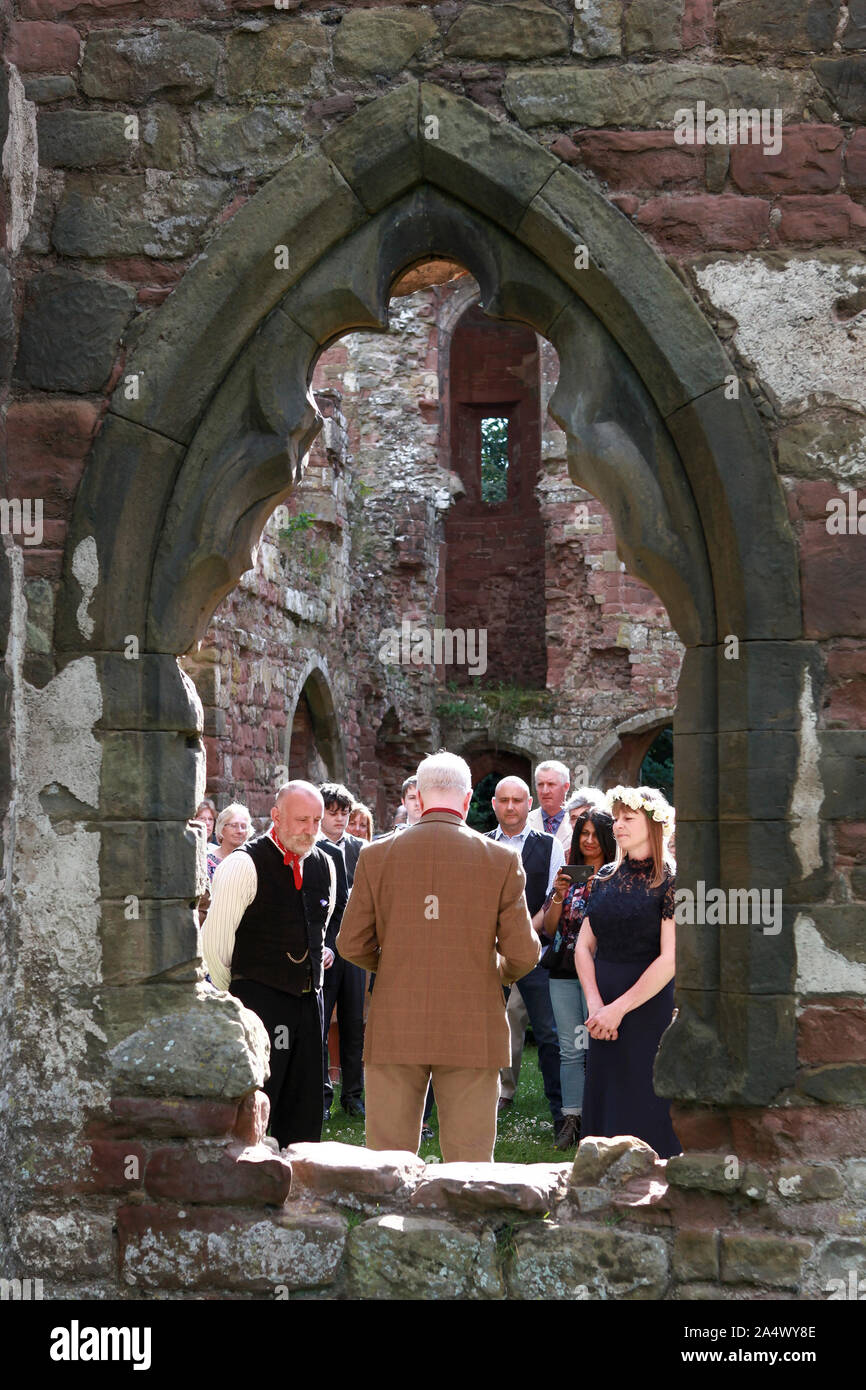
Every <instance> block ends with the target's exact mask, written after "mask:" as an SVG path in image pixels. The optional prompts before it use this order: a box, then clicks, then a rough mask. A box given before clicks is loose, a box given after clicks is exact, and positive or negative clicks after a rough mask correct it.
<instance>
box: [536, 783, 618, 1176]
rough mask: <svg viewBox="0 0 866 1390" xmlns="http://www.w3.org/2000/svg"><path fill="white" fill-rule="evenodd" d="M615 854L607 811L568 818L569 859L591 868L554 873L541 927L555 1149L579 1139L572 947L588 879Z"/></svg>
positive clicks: (580, 1007) (580, 1023) (582, 1057)
mask: <svg viewBox="0 0 866 1390" xmlns="http://www.w3.org/2000/svg"><path fill="white" fill-rule="evenodd" d="M615 854H616V842H615V841H614V838H613V817H612V816H610V815H608V813H607V811H603V810H601V809H599V808H596V807H589V809H587V810H586V811H584V812H583V813H582V814H581V815H579V816H578V818H577V820H576V821H575V824H574V832H573V834H572V838H571V849H570V851H569V856H568V862H569V864H584V865H587V866H588V867H590V868H591V869H592V874H591V875H590V877H589V879H588V881H587V882H586V883H573V882H572V880H571V879H570V878H569V876H568V875H567V874H564V873H559V874H557V876H556V878H555V879H554V883H553V894H552V896H551V897H550V898H549V899H548V901H547V907H546V911H545V914H544V921H543V923H542V927H543V930H544V932H545V933H546V934H547V935H548V936H553V938H554V941H553V946H552V947H551V949H550V951H549V952H548V954H547V956H545V959H544V964H545V965H546V966H547V968H548V969H549V970H550V1002H551V1004H552V1006H553V1015H554V1018H555V1019H556V1030H557V1032H558V1034H559V1078H560V1086H561V1088H562V1114H563V1117H564V1119H565V1124H564V1125H563V1127H562V1130H561V1131H560V1134H559V1137H558V1138H557V1141H556V1147H557V1148H558V1149H571V1148H574V1146H575V1145H576V1144H577V1143H578V1141H579V1140H580V1124H581V1118H580V1117H581V1109H582V1107H583V1085H584V1075H585V1069H586V1047H587V1042H588V1035H587V1031H586V1026H585V1025H586V999H585V997H584V993H583V989H582V987H581V983H580V980H579V979H578V978H577V970H576V969H575V965H574V947H575V943H576V941H577V934H578V932H579V931H580V925H581V923H582V921H583V918H584V914H585V912H586V904H587V899H588V897H589V892H590V886H591V884H592V880H593V878H594V876H595V874H596V873H597V871H598V870H599V869H600V868H601V866H602V864H607V863H609V862H610V861H611V860H612V859H613V858H614V855H615Z"/></svg>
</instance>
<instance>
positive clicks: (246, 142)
mask: <svg viewBox="0 0 866 1390" xmlns="http://www.w3.org/2000/svg"><path fill="white" fill-rule="evenodd" d="M192 126H193V130H194V131H195V147H196V160H197V162H198V164H199V165H200V166H201V168H202V169H205V170H206V171H207V172H208V173H209V174H235V173H239V172H240V171H243V172H244V173H246V174H249V175H251V176H253V177H261V175H263V174H271V173H273V172H274V170H275V169H278V168H279V167H280V165H281V164H284V163H285V161H286V160H287V159H288V157H289V155H290V154H291V152H292V150H294V149H295V147H296V145H297V144H298V141H299V140H300V138H301V127H300V124H299V122H298V120H297V117H295V116H294V115H292V114H291V113H290V112H288V111H280V110H275V109H270V108H267V107H257V108H256V109H255V110H253V111H245V112H243V113H240V114H238V113H237V112H234V111H206V112H196V113H195V115H194V116H193V118H192Z"/></svg>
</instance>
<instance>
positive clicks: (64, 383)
mask: <svg viewBox="0 0 866 1390" xmlns="http://www.w3.org/2000/svg"><path fill="white" fill-rule="evenodd" d="M134 307H135V295H134V294H133V293H132V291H131V290H128V289H126V288H125V287H124V286H122V285H111V284H107V283H106V282H105V281H102V280H92V279H89V278H88V277H87V276H84V275H78V274H76V273H74V272H72V271H67V270H54V271H49V272H48V274H46V275H40V276H38V277H37V279H35V280H31V282H30V284H29V286H28V294H27V302H26V307H25V310H24V314H23V316H22V320H21V332H20V337H19V343H18V360H17V363H16V375H17V377H18V379H19V380H20V381H25V382H27V384H28V385H29V386H36V387H39V388H41V389H42V390H45V391H81V392H85V391H100V390H101V389H102V388H103V387H104V386H105V384H106V382H107V381H108V377H109V374H110V372H111V369H112V367H113V365H114V359H115V355H116V352H117V345H118V339H119V338H120V336H121V334H122V333H123V330H124V328H125V327H126V324H127V322H128V321H129V317H130V315H131V314H132V311H133V309H134Z"/></svg>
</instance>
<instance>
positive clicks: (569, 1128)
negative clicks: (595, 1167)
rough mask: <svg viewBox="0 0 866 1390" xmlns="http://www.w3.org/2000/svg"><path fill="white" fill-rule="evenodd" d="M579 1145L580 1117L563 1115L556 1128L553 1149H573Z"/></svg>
mask: <svg viewBox="0 0 866 1390" xmlns="http://www.w3.org/2000/svg"><path fill="white" fill-rule="evenodd" d="M579 1143H580V1116H579V1115H563V1117H562V1119H561V1120H560V1122H559V1124H558V1125H557V1126H556V1139H555V1141H554V1145H553V1147H554V1148H555V1149H575V1148H577V1145H578V1144H579Z"/></svg>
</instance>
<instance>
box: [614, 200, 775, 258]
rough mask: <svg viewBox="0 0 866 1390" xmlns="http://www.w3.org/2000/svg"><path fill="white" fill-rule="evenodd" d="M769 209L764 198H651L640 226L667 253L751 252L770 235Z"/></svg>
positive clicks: (642, 208)
mask: <svg viewBox="0 0 866 1390" xmlns="http://www.w3.org/2000/svg"><path fill="white" fill-rule="evenodd" d="M769 213H770V210H769V205H768V204H767V203H766V202H764V200H763V199H762V198H740V197H735V196H733V195H731V194H727V193H721V194H713V193H706V194H698V195H696V196H695V197H692V198H678V197H667V198H651V199H650V200H649V202H647V203H644V205H643V206H642V207H641V209H640V211H639V212H638V215H637V224H638V226H639V227H642V228H643V229H644V231H645V232H648V233H649V234H650V235H651V236H652V237H653V238H654V240H655V241H656V242H657V243H658V244H659V246H660V247H662V248H663V249H664V250H666V251H670V252H672V253H674V254H678V255H697V254H698V253H700V252H702V251H709V250H719V251H751V250H754V249H755V247H757V246H759V245H760V243H761V241H762V240H763V238H764V237H765V236H766V235H767V233H768V231H769Z"/></svg>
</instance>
